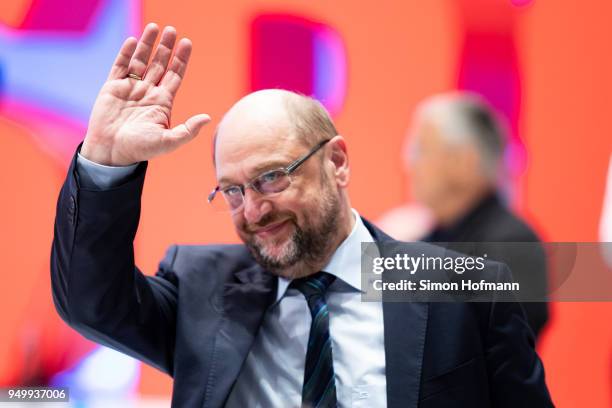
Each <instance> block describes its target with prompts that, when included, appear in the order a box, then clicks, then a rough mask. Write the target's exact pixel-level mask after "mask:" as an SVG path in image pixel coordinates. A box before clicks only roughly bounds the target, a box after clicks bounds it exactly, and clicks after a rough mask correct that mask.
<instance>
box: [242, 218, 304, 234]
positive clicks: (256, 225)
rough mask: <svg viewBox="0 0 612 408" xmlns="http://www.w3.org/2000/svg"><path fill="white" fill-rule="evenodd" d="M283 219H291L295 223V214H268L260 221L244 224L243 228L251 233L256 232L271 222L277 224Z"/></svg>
mask: <svg viewBox="0 0 612 408" xmlns="http://www.w3.org/2000/svg"><path fill="white" fill-rule="evenodd" d="M281 221H290V222H293V223H294V224H295V216H294V215H293V214H288V213H277V214H266V215H264V216H263V217H262V218H261V219H260V220H259V221H258V222H256V223H253V224H246V223H245V224H244V226H243V228H242V229H243V230H244V231H245V232H248V233H250V234H253V233H255V231H257V230H258V229H260V228H264V227H266V226H268V225H270V224H276V223H278V222H281Z"/></svg>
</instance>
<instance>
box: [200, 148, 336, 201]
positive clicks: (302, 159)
mask: <svg viewBox="0 0 612 408" xmlns="http://www.w3.org/2000/svg"><path fill="white" fill-rule="evenodd" d="M330 140H331V139H325V140H322V141H321V142H319V143H317V144H316V145H315V146H314V147H313V148H312V149H310V151H309V152H308V153H306V154H305V155H304V156H302V157H300V158H299V159H297V160H294V161H292V162H291V163H289V164H288V165H287V166H286V167H280V168H278V169H271V170H266V171H264V172H263V173H261V174H259V175H257V176H256V177H253V178H252V179H251V180H249V181H248V182H247V183H245V184H233V185H230V186H227V187H225V188H224V189H221V187H220V186H219V185H217V186H215V188H213V190H212V191H211V192H210V194H208V203H209V204H212V201H213V200H214V199H215V197H216V196H217V193H218V192H223V191H224V190H228V189H230V188H236V187H238V188H239V189H240V194H241V195H242V205H240V206H239V207H236V208H235V209H232V208H231V207H230V208H229V209H230V211H232V212H235V211H238V210H239V209H240V208H242V206H243V205H244V197H245V192H246V189H247V188H251V189H253V191H257V192H258V193H259V194H261V195H272V194H278V193H282V192H283V191H285V190H287V188H289V187H290V186H291V181H292V180H291V177H289V185H288V186H287V187H286V188H285V189H283V190H281V191H277V192H275V193H264V192H261V191H259V189H257V187H255V184H254V183H255V182H256V181H257V179H259V178H261V177H262V176H264V175H266V174H268V173H270V172H273V171H282V172H284V173H285V175H286V176H290V175H291V174H292V173H293V172H295V171H296V170H297V169H298V168H299V167H300V166H301V165H302V164H303V163H304V162H305V161H306V160H308V159H309V158H311V157H312V156H313V155H314V154H315V153H316V152H318V151H319V149H321V148H322V147H323V146H325V144H326V143H327V142H329V141H330ZM228 207H229V203H228Z"/></svg>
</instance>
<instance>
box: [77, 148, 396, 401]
mask: <svg viewBox="0 0 612 408" xmlns="http://www.w3.org/2000/svg"><path fill="white" fill-rule="evenodd" d="M135 168H136V165H132V166H126V167H109V166H102V165H99V164H97V163H94V162H91V161H89V160H87V159H85V158H84V157H82V156H81V155H80V154H79V157H78V158H77V173H78V175H79V180H80V182H81V186H82V187H85V188H98V189H104V188H109V187H112V186H114V185H117V184H119V183H120V182H121V181H122V180H124V179H125V178H126V177H128V176H129V175H130V174H131V173H132V172H133V171H134V169H135ZM353 215H354V217H355V225H354V227H353V229H352V231H351V233H350V234H349V236H348V237H347V238H346V239H345V240H344V241H343V242H342V244H341V245H340V246H339V247H338V249H337V250H336V252H334V254H333V256H332V258H331V260H330V262H329V263H328V264H327V265H326V266H325V267H324V268H323V271H325V272H328V273H330V274H332V275H334V276H335V277H336V278H337V279H336V280H335V281H334V282H333V283H332V284H331V286H330V287H329V289H328V290H327V292H326V296H325V298H326V301H327V307H328V310H329V324H330V335H331V341H332V354H333V360H334V372H335V374H336V392H337V399H338V406H339V407H342V408H346V407H385V406H386V405H387V394H386V377H385V347H384V324H383V311H382V303H380V302H362V301H361V293H362V292H361V242H373V241H374V240H373V238H372V236H371V234H370V232H369V231H368V229H367V228H366V227H365V225H364V224H363V222H362V220H361V217H359V214H358V213H357V211H355V210H353ZM289 284H290V281H289V280H287V279H284V278H278V291H277V296H276V302H275V303H274V304H273V305H272V306H270V308H269V309H268V310H267V311H266V314H265V316H264V319H263V323H262V326H261V328H260V329H259V332H258V334H257V336H256V338H255V340H254V344H253V347H252V348H251V351H250V353H249V355H248V356H247V358H246V361H245V363H244V366H243V368H242V370H241V372H240V374H239V376H238V379H237V380H236V383H235V385H234V387H233V389H232V391H231V393H230V396H229V398H228V402H227V406H228V407H230V408H234V407H236V408H242V407H249V408H251V407H262V408H270V407H279V408H287V407H299V406H300V405H301V401H302V383H303V379H304V365H305V360H306V344H307V342H308V336H309V334H310V323H311V321H312V317H311V314H310V309H309V308H308V304H307V302H306V299H305V298H304V295H303V294H302V293H300V292H299V291H298V290H297V289H293V288H289Z"/></svg>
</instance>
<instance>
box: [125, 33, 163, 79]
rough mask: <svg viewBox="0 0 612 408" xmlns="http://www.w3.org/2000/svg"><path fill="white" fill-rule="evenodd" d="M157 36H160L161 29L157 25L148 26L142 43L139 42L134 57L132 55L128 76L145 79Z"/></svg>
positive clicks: (142, 37) (141, 40)
mask: <svg viewBox="0 0 612 408" xmlns="http://www.w3.org/2000/svg"><path fill="white" fill-rule="evenodd" d="M157 34H159V27H157V24H155V23H149V24H147V26H146V27H145V29H144V31H143V32H142V36H141V37H140V41H138V45H137V46H136V51H134V55H132V59H131V60H130V64H129V67H128V74H135V75H138V76H139V77H141V78H142V77H144V74H145V71H146V70H147V65H148V63H149V58H150V57H151V51H152V50H153V45H155V39H156V38H157Z"/></svg>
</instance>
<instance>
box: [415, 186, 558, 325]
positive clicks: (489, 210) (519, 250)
mask: <svg viewBox="0 0 612 408" xmlns="http://www.w3.org/2000/svg"><path fill="white" fill-rule="evenodd" d="M423 240H424V241H428V242H446V243H449V244H448V245H445V246H446V247H448V248H450V249H455V250H457V251H459V252H467V251H466V250H465V248H464V247H462V243H466V242H469V243H472V242H474V243H476V242H478V243H483V244H482V245H480V246H475V247H473V248H472V249H473V250H474V251H476V252H478V253H483V252H487V248H488V252H489V253H491V250H492V249H493V250H495V249H499V251H497V252H498V254H497V255H498V256H497V257H495V258H494V259H495V260H497V261H501V262H504V263H505V264H507V265H508V266H509V267H510V269H511V270H512V272H513V274H514V276H513V277H514V280H516V281H519V282H521V287H523V288H527V287H528V288H529V289H530V292H531V294H532V296H528V297H529V298H531V299H530V301H528V302H524V303H523V307H524V308H525V312H526V314H527V322H528V323H529V326H530V327H531V328H532V330H533V331H534V333H535V335H536V337H537V336H538V335H539V334H540V332H541V330H542V328H543V327H544V326H545V325H546V322H547V321H548V304H547V303H545V302H534V301H532V300H533V299H544V300H547V295H546V294H547V290H548V284H547V283H548V276H547V270H546V255H545V252H544V248H543V247H542V245H541V244H540V240H539V238H538V236H537V235H536V233H535V232H534V231H533V230H532V229H531V228H530V227H529V226H528V225H527V224H525V223H524V222H523V221H522V220H520V219H519V218H518V217H517V216H515V215H514V214H512V213H511V212H510V211H509V210H508V208H506V207H505V206H504V205H503V204H502V203H501V201H500V199H499V197H498V196H497V194H495V193H491V194H488V195H487V196H485V197H484V198H483V199H482V200H481V201H480V202H479V203H478V204H477V205H476V206H475V207H474V208H473V209H472V210H471V211H469V212H468V213H467V214H466V215H465V216H464V217H463V218H462V219H460V220H458V221H457V222H456V223H455V224H454V225H452V226H450V227H447V228H437V229H435V230H434V231H432V233H431V234H429V235H428V236H426V237H425V238H424V239H423ZM499 242H511V243H516V242H525V243H527V242H530V243H532V244H530V245H522V246H517V245H508V246H506V247H504V248H503V250H502V248H501V247H500V246H499V245H497V246H496V245H495V244H492V243H499ZM492 247H496V248H492Z"/></svg>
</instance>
